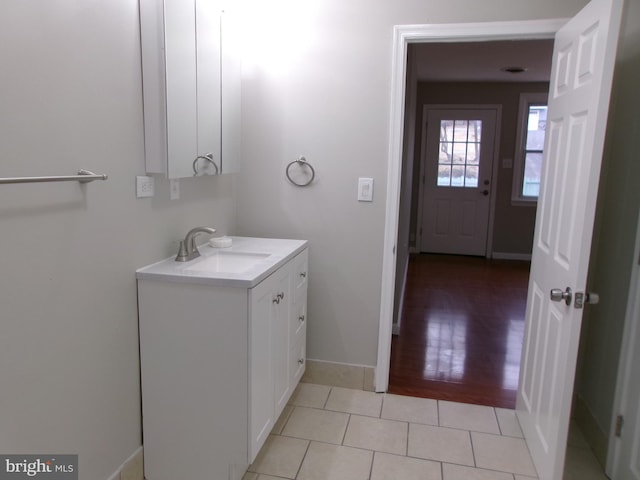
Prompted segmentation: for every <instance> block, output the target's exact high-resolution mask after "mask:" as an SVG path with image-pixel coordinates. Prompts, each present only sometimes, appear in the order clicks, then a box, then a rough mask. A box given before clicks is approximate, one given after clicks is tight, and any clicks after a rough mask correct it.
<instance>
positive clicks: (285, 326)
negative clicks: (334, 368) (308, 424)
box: [271, 266, 291, 419]
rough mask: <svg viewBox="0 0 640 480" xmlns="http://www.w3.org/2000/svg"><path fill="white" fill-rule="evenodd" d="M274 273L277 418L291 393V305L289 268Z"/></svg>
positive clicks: (273, 335) (273, 339)
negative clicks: (275, 284)
mask: <svg viewBox="0 0 640 480" xmlns="http://www.w3.org/2000/svg"><path fill="white" fill-rule="evenodd" d="M274 275H276V279H275V280H276V281H277V289H276V295H281V298H280V302H279V303H275V304H273V305H274V308H273V329H272V330H271V334H272V338H271V344H272V345H273V369H274V387H275V416H274V418H276V419H277V418H278V417H279V416H280V413H281V412H282V409H283V408H284V406H285V405H286V404H287V401H288V400H289V397H290V393H291V384H290V375H289V314H290V313H289V309H290V305H291V299H290V295H291V290H290V288H289V279H290V276H291V269H290V267H288V266H285V267H283V268H282V269H281V270H280V271H279V272H277V273H276V274H274Z"/></svg>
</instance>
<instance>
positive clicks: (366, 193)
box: [358, 177, 373, 202]
mask: <svg viewBox="0 0 640 480" xmlns="http://www.w3.org/2000/svg"><path fill="white" fill-rule="evenodd" d="M358 201H359V202H373V178H364V177H360V178H359V179H358Z"/></svg>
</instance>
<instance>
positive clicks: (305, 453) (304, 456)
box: [258, 440, 311, 480]
mask: <svg viewBox="0 0 640 480" xmlns="http://www.w3.org/2000/svg"><path fill="white" fill-rule="evenodd" d="M309 448H311V440H309V441H308V443H307V448H306V449H305V451H304V455H303V456H302V460H301V461H300V465H299V466H298V470H297V471H296V476H295V477H293V478H294V480H295V479H296V478H298V475H300V470H302V464H303V463H304V459H305V458H307V453H309ZM258 480H260V479H259V478H258Z"/></svg>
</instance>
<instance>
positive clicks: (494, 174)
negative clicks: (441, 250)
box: [416, 103, 502, 258]
mask: <svg viewBox="0 0 640 480" xmlns="http://www.w3.org/2000/svg"><path fill="white" fill-rule="evenodd" d="M429 110H494V111H495V112H496V124H495V132H494V137H493V138H494V141H493V157H492V158H491V168H490V171H491V188H490V189H489V191H490V192H491V193H490V196H489V218H488V220H487V248H486V250H485V257H487V258H490V257H491V252H492V251H493V222H494V214H495V207H496V195H495V194H494V193H495V191H496V189H497V188H498V167H497V165H498V155H499V153H500V131H501V125H502V105H498V104H470V105H468V104H455V103H448V104H427V103H425V104H423V105H422V123H421V124H420V143H421V149H420V178H421V179H424V178H425V173H426V167H427V163H426V162H427V157H426V155H425V153H426V145H427V139H426V129H425V123H426V122H427V115H428V113H429ZM424 186H425V184H424V181H423V180H420V185H419V189H418V195H419V198H420V201H419V203H418V212H417V215H418V219H419V222H420V224H419V227H418V231H417V232H416V245H418V246H419V245H421V244H422V231H423V227H424V225H423V224H422V223H423V221H422V218H423V217H422V209H423V208H424V195H425V192H424ZM418 251H420V248H419V247H418Z"/></svg>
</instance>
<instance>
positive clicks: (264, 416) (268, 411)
mask: <svg viewBox="0 0 640 480" xmlns="http://www.w3.org/2000/svg"><path fill="white" fill-rule="evenodd" d="M270 280H271V279H270V278H268V279H266V280H265V281H264V282H262V283H260V284H258V285H257V286H256V287H254V288H253V289H251V293H250V297H251V311H250V318H251V327H250V332H251V334H250V344H249V355H250V357H251V358H250V363H249V365H250V374H249V377H250V378H249V398H250V412H249V413H250V417H249V435H250V438H249V463H252V462H253V461H254V460H255V457H256V455H257V454H258V451H259V450H260V447H261V446H262V444H263V443H264V441H265V440H266V438H267V436H268V435H269V432H270V431H271V428H272V427H273V424H274V402H273V398H274V383H273V368H272V362H271V358H272V355H273V352H272V348H271V341H270V339H271V338H272V321H271V315H272V311H273V295H274V294H273V292H274V288H273V283H272V282H271V281H270Z"/></svg>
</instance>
